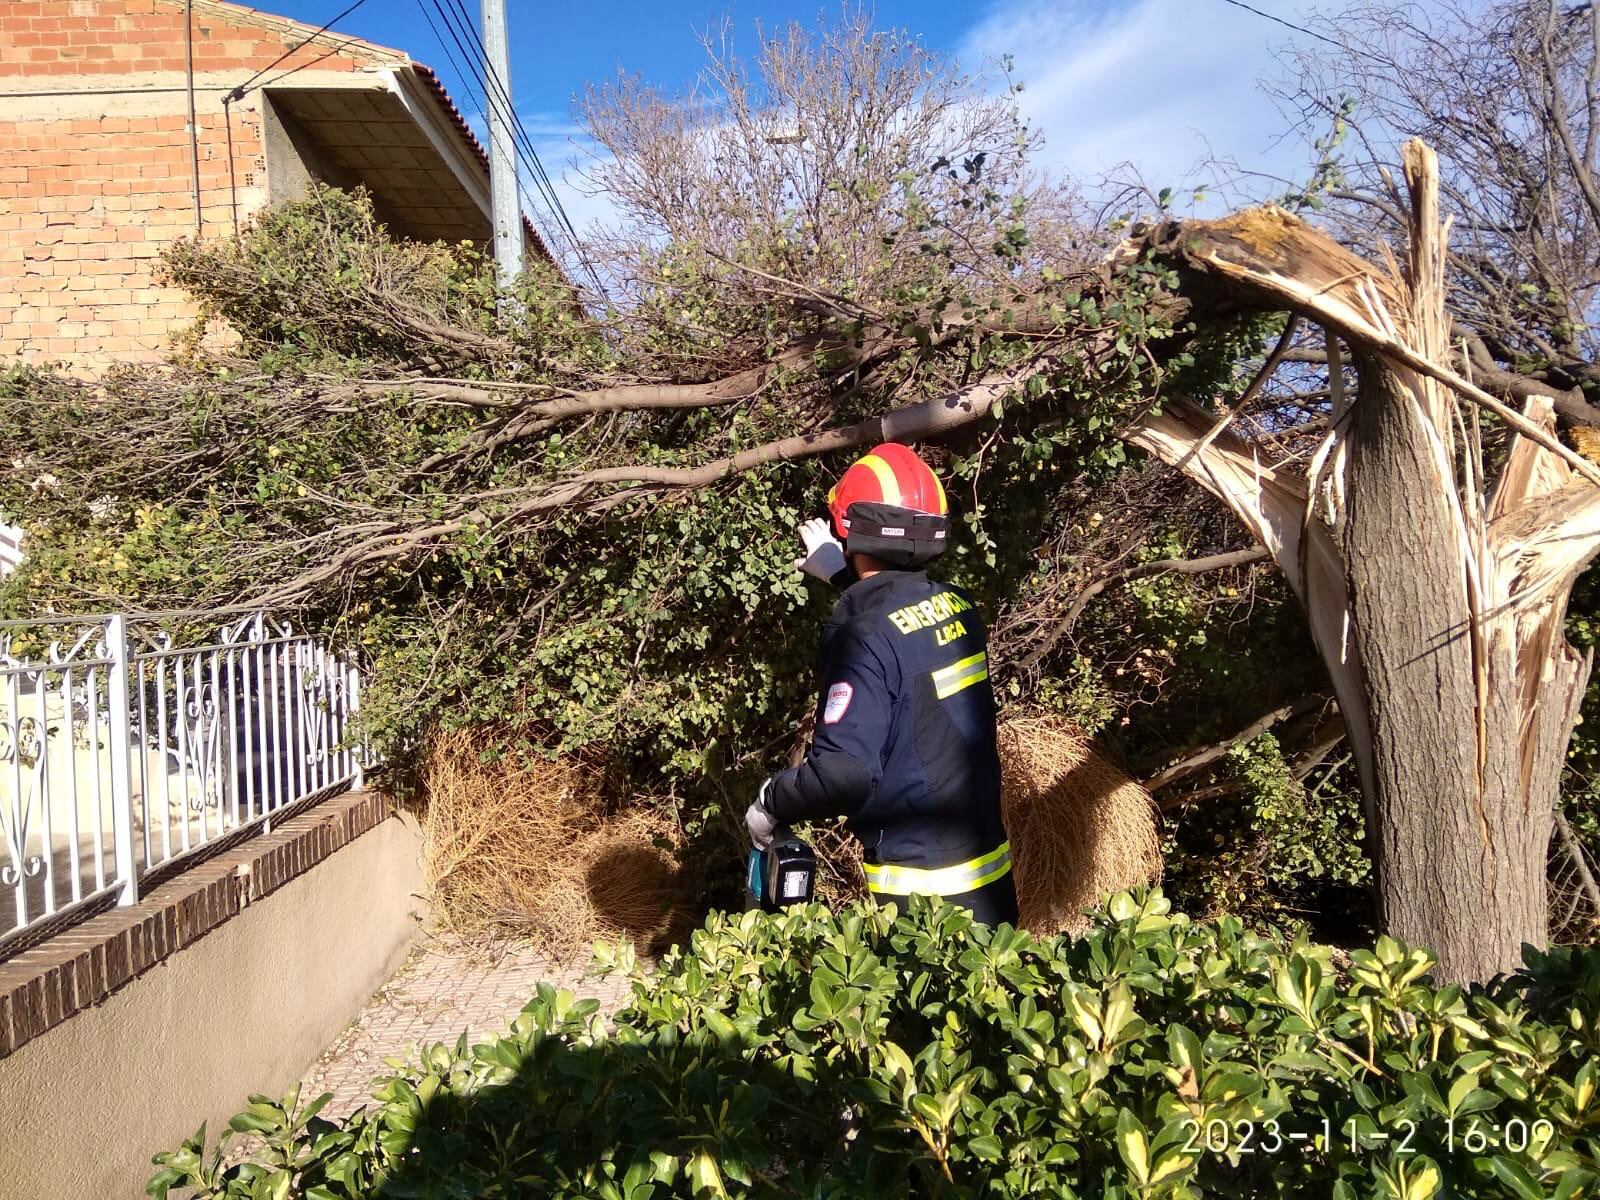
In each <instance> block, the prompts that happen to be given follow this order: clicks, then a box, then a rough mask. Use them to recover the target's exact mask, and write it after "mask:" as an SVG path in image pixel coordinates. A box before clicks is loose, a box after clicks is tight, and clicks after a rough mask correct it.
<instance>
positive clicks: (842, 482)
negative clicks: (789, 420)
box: [828, 442, 950, 541]
mask: <svg viewBox="0 0 1600 1200" xmlns="http://www.w3.org/2000/svg"><path fill="white" fill-rule="evenodd" d="M856 503H867V504H887V505H890V506H892V507H894V508H906V509H910V510H911V511H912V512H918V513H926V514H928V515H929V516H934V517H943V516H947V515H949V512H950V506H949V504H948V503H947V502H946V500H945V497H944V488H942V487H940V486H939V477H938V476H937V475H935V474H934V473H933V471H932V469H930V468H929V466H928V464H927V463H925V462H923V461H922V459H920V458H918V457H917V452H916V451H915V450H913V449H911V447H910V446H902V445H901V444H900V443H899V442H885V443H883V445H881V446H879V447H878V448H877V449H875V450H873V451H872V453H870V454H867V455H864V456H863V457H861V458H858V459H857V460H856V461H855V462H854V463H852V464H851V466H850V469H849V470H847V471H846V472H845V473H844V474H843V475H841V476H840V477H839V482H838V483H836V484H834V486H833V490H831V491H830V492H829V493H828V514H829V515H830V516H831V517H832V518H833V532H834V534H835V536H837V537H838V538H839V539H840V540H841V541H842V540H844V539H845V538H846V537H848V536H849V533H850V506H851V505H852V504H856Z"/></svg>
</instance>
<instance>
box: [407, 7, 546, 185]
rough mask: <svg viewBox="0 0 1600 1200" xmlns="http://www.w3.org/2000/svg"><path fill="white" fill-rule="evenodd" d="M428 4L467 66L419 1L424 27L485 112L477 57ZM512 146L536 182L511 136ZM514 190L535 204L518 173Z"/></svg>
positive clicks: (445, 16)
mask: <svg viewBox="0 0 1600 1200" xmlns="http://www.w3.org/2000/svg"><path fill="white" fill-rule="evenodd" d="M430 3H431V4H432V7H433V9H434V11H435V12H436V13H438V15H439V19H440V20H441V21H443V22H444V24H445V28H446V30H448V32H449V34H450V40H451V41H452V42H454V43H455V45H456V49H457V50H459V51H461V56H462V58H464V59H465V60H466V62H467V64H468V65H467V66H466V67H465V68H463V67H462V65H461V63H460V62H458V61H457V60H456V56H455V55H454V54H452V53H451V52H450V46H449V44H448V43H446V41H445V40H444V36H443V34H441V33H440V32H439V27H438V26H437V25H436V24H434V21H433V18H432V17H431V16H429V15H428V9H427V7H426V6H423V5H422V4H421V3H420V0H419V7H420V8H421V9H422V16H423V19H424V20H425V21H427V23H428V28H429V29H431V30H432V31H433V36H434V38H435V39H436V40H437V41H438V43H439V48H440V49H441V50H443V51H444V54H445V57H446V58H447V59H448V60H449V62H450V66H451V67H452V68H453V69H454V70H455V72H456V77H457V78H458V79H459V80H460V81H461V89H462V91H463V92H465V93H466V96H467V99H469V100H471V101H473V102H474V103H476V104H477V105H478V107H479V108H480V109H482V110H483V111H485V112H487V111H488V108H489V103H490V101H489V99H488V95H489V93H488V84H487V82H486V81H485V79H484V77H483V74H482V73H481V72H480V71H479V70H478V69H477V67H476V66H475V65H473V64H474V63H475V62H476V61H478V60H477V59H475V58H474V55H473V52H472V51H471V50H469V49H468V48H467V47H466V46H465V45H464V44H463V43H462V40H461V35H460V33H459V31H458V30H457V27H456V24H455V22H453V21H452V20H450V18H449V15H448V14H447V13H445V12H444V10H443V9H441V8H440V7H439V4H438V3H437V0H430ZM473 83H476V84H477V85H478V91H477V92H476V93H474V92H473V90H472V84H473ZM512 146H513V149H514V150H515V151H516V153H517V158H518V161H519V162H520V164H521V165H522V166H523V167H526V168H527V169H528V173H529V174H530V175H534V177H535V181H536V182H537V176H536V175H535V173H534V171H533V168H532V167H531V166H530V165H529V164H528V162H527V160H526V157H525V155H524V152H523V149H522V147H521V146H520V145H518V144H516V141H515V138H513V143H512ZM517 191H518V192H519V193H520V194H521V196H522V198H523V199H524V200H526V201H527V202H528V206H529V207H530V208H533V207H535V205H534V204H533V198H532V197H531V196H529V195H528V191H527V188H526V187H525V186H524V185H523V182H522V179H521V176H520V174H519V176H518V178H517Z"/></svg>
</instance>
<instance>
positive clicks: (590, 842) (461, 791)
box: [423, 731, 685, 957]
mask: <svg viewBox="0 0 1600 1200" xmlns="http://www.w3.org/2000/svg"><path fill="white" fill-rule="evenodd" d="M487 742H488V739H487V738H486V737H485V736H484V735H482V734H476V733H471V732H465V731H456V732H451V733H441V734H439V735H437V736H436V737H435V738H434V740H433V744H432V747H431V750H430V753H429V757H428V761H427V764H426V766H425V768H424V770H423V794H424V798H425V800H426V804H427V809H426V813H425V815H424V818H423V831H424V840H423V865H424V870H425V872H426V876H427V881H428V887H429V892H430V898H431V900H432V904H433V917H434V924H435V926H436V928H437V929H438V930H439V931H440V932H441V933H444V934H446V935H449V936H453V937H458V938H462V939H465V940H467V941H472V942H488V941H493V940H497V939H505V938H512V939H517V940H522V941H526V942H528V943H530V944H532V945H533V946H534V947H535V948H536V949H538V950H539V951H541V952H543V953H547V954H550V955H552V956H558V957H565V956H569V955H571V954H573V953H575V952H578V951H580V950H582V949H584V948H586V947H587V946H588V945H589V943H591V942H592V941H594V940H595V939H596V938H601V937H625V938H629V939H631V940H632V941H634V943H635V944H636V945H638V946H639V948H640V949H641V950H645V949H648V948H649V947H650V945H651V944H652V943H653V942H655V941H656V940H657V939H658V938H659V937H661V936H662V935H663V934H664V933H665V932H666V931H667V930H668V929H669V928H670V927H672V926H674V925H675V924H676V923H677V922H678V921H680V920H681V918H682V917H683V915H684V909H685V898H684V888H683V885H682V883H681V875H680V871H679V867H678V862H677V858H676V854H675V849H676V837H677V830H676V828H675V827H674V826H673V825H672V824H671V822H670V821H668V820H667V819H666V818H665V817H664V816H661V815H658V814H656V813H652V812H649V811H647V810H642V809H638V810H631V811H628V812H624V813H608V812H607V811H606V808H605V806H604V805H603V804H602V802H601V799H600V795H599V789H598V786H597V779H596V776H595V774H594V773H593V772H592V771H590V770H589V769H587V768H586V767H585V766H584V765H583V764H582V763H578V762H574V761H570V760H557V761H545V760H533V761H517V762H508V761H500V762H490V763H485V762H483V761H482V760H481V758H480V750H481V747H482V746H484V745H486V744H487Z"/></svg>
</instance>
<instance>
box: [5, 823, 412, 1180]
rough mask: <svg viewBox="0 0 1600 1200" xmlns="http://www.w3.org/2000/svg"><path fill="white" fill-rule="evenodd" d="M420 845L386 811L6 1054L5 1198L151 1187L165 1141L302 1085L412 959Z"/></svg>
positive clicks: (221, 1124)
mask: <svg viewBox="0 0 1600 1200" xmlns="http://www.w3.org/2000/svg"><path fill="white" fill-rule="evenodd" d="M419 848H420V838H419V835H418V832H417V827H416V824H415V822H414V821H412V820H410V819H409V818H406V817H392V818H390V819H388V820H384V821H381V822H379V823H378V824H377V825H376V826H374V827H373V828H372V829H371V830H369V831H368V832H366V833H364V834H362V835H361V836H360V837H358V838H356V839H355V840H354V841H352V842H351V843H350V844H348V845H346V846H344V847H343V848H341V849H339V850H338V851H337V852H336V853H334V854H333V855H332V856H331V857H329V858H327V859H325V860H324V861H322V862H319V863H317V865H315V866H313V867H311V868H310V870H308V871H306V872H305V873H304V874H301V875H299V876H297V877H295V878H293V879H291V880H289V881H287V882H286V883H284V884H283V885H282V886H281V887H279V888H277V889H276V890H274V891H273V892H272V893H271V894H270V895H267V896H263V897H262V898H261V899H259V900H254V901H252V902H250V903H249V904H248V905H247V906H246V907H245V908H244V909H243V910H242V911H240V912H238V914H237V915H235V916H233V917H232V918H230V919H228V920H227V921H225V922H223V923H222V924H221V925H219V926H217V927H216V928H215V929H213V930H212V931H211V932H210V933H208V934H206V935H205V936H204V937H203V938H201V939H200V940H199V941H197V942H195V943H193V944H192V945H188V946H185V947H184V948H183V949H182V950H181V951H179V952H177V953H176V954H174V955H172V956H171V957H170V958H167V959H166V960H165V961H163V962H160V963H158V964H156V965H155V966H153V967H151V968H150V970H148V971H146V972H145V973H144V974H142V975H140V976H139V977H138V978H136V979H134V980H132V981H131V982H130V983H129V984H128V985H127V986H125V987H123V988H122V989H121V990H120V991H117V992H115V993H113V994H112V995H111V996H110V997H109V998H108V999H107V1000H106V1001H105V1002H104V1003H102V1004H99V1005H97V1006H95V1007H93V1008H89V1009H85V1010H84V1011H82V1012H79V1013H77V1014H76V1015H74V1016H72V1017H71V1018H70V1019H68V1020H66V1021H65V1022H64V1023H62V1024H60V1025H57V1026H55V1027H54V1028H52V1029H50V1030H49V1031H48V1032H46V1033H44V1034H42V1035H41V1036H39V1037H37V1038H35V1039H33V1040H32V1041H29V1042H27V1043H26V1044H24V1045H21V1046H19V1047H18V1048H17V1050H16V1051H15V1052H14V1053H13V1054H12V1055H10V1056H9V1057H7V1058H3V1059H0V1195H4V1196H5V1197H13V1196H15V1197H19V1198H21V1197H28V1198H29V1200H120V1198H122V1197H128V1198H130V1200H131V1198H133V1197H138V1196H142V1195H143V1192H144V1181H145V1180H146V1179H147V1178H148V1177H149V1174H150V1171H151V1167H150V1156H151V1155H152V1154H153V1153H155V1152H156V1151H158V1150H164V1149H170V1148H172V1147H175V1146H176V1145H177V1144H178V1143H179V1142H180V1141H182V1140H183V1139H184V1138H185V1137H187V1136H189V1135H190V1134H192V1133H193V1132H194V1131H195V1129H196V1128H197V1127H198V1126H199V1124H200V1122H201V1121H202V1120H204V1121H206V1122H208V1130H209V1132H210V1133H211V1134H212V1136H215V1134H216V1133H217V1132H218V1131H220V1130H222V1129H224V1128H226V1122H227V1118H228V1117H230V1116H231V1115H232V1114H233V1113H235V1112H237V1111H239V1109H240V1108H242V1107H243V1105H244V1100H245V1096H246V1095H247V1094H248V1093H250V1092H266V1093H268V1094H271V1095H273V1096H277V1095H280V1094H281V1093H282V1092H284V1091H285V1090H287V1088H288V1087H289V1086H290V1085H291V1084H292V1083H293V1082H294V1081H295V1080H296V1079H298V1078H300V1076H301V1075H302V1074H303V1073H304V1071H305V1069H306V1068H307V1067H308V1066H310V1065H311V1063H312V1062H314V1061H315V1060H316V1058H317V1056H318V1055H319V1054H320V1053H321V1052H322V1050H323V1049H324V1048H325V1047H326V1046H327V1045H328V1044H329V1043H330V1042H331V1041H333V1039H334V1038H335V1036H337V1035H338V1033H339V1032H340V1030H342V1029H343V1028H344V1026H345V1025H346V1024H347V1023H348V1022H349V1021H350V1019H351V1018H352V1017H353V1016H355V1014H356V1013H357V1012H359V1011H360V1009H361V1006H362V1005H363V1004H364V1003H365V1002H366V1000H367V999H368V997H370V996H371V995H372V993H373V992H374V991H376V990H377V988H378V986H379V985H380V984H381V983H382V982H383V981H384V980H386V979H387V978H388V977H389V976H390V975H391V974H393V973H394V971H395V969H396V968H397V967H398V966H399V965H400V963H401V962H402V961H403V960H404V958H405V956H406V953H407V951H408V950H409V948H410V946H411V943H412V941H413V939H414V937H415V935H416V932H417V930H418V923H417V921H416V920H415V919H414V916H413V914H414V913H415V912H417V910H418V909H419V908H420V907H421V903H422V902H421V901H420V900H419V899H418V898H417V894H418V893H419V892H420V891H421V890H422V874H421V870H420V866H419V861H418V858H419V855H418V851H419Z"/></svg>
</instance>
